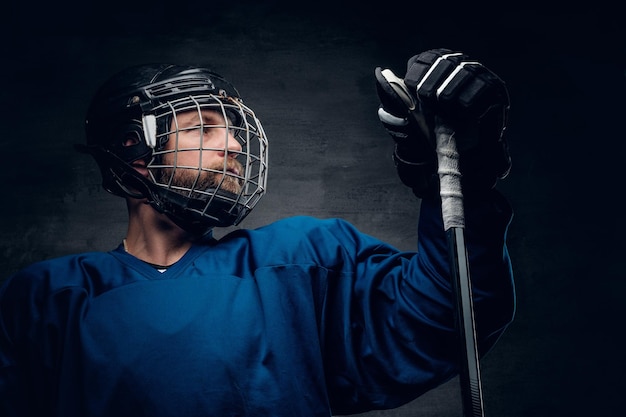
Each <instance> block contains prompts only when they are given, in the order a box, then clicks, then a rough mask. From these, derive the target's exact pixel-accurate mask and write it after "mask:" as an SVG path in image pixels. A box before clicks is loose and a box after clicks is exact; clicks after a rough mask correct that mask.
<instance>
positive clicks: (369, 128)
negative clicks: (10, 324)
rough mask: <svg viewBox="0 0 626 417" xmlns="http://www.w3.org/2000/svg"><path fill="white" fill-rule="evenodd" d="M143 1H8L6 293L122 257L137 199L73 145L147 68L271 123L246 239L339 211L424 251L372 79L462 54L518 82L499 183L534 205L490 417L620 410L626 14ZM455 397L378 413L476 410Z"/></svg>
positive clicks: (521, 244)
mask: <svg viewBox="0 0 626 417" xmlns="http://www.w3.org/2000/svg"><path fill="white" fill-rule="evenodd" d="M125 3H126V4H125ZM125 3H122V2H119V4H118V2H108V3H107V4H106V5H98V4H96V3H91V4H83V5H75V6H72V7H64V6H62V5H60V4H59V3H56V2H55V3H54V5H51V4H46V5H33V4H32V3H28V4H26V3H25V4H24V5H21V6H19V5H14V4H13V5H9V6H6V7H7V10H5V12H7V11H8V13H5V14H4V16H3V17H4V22H3V26H2V32H3V49H4V52H3V54H2V57H3V58H2V60H3V64H2V78H1V80H2V87H1V91H2V100H1V106H2V115H3V118H2V126H3V129H2V130H3V134H2V136H1V137H0V141H1V142H0V143H1V146H2V150H3V154H2V164H1V166H0V175H1V178H2V184H3V197H2V201H3V204H2V206H1V207H2V216H1V220H0V222H1V223H0V224H1V225H0V265H1V266H2V271H1V272H0V280H3V279H5V278H6V277H8V276H9V275H10V274H11V273H13V272H15V271H17V270H18V269H20V268H22V267H23V266H25V265H27V264H29V263H31V262H34V261H37V260H40V259H45V258H50V257H55V256H60V255H64V254H68V253H75V252H82V251H90V250H108V249H110V248H112V247H114V246H116V245H117V244H118V243H119V242H120V240H121V239H122V238H123V237H124V234H125V222H126V212H125V207H124V204H123V201H122V200H121V199H118V198H115V197H113V196H109V195H108V194H106V193H104V192H103V191H102V190H101V189H100V186H99V181H100V177H99V173H98V171H97V168H96V166H95V164H94V163H93V162H92V161H91V160H90V159H89V157H87V156H84V155H81V154H78V153H75V152H74V151H73V149H72V145H73V144H74V143H77V142H81V141H82V140H83V130H82V128H83V115H84V112H85V108H86V105H87V103H88V101H89V98H90V96H91V94H92V93H93V91H94V89H95V88H96V87H97V86H98V85H99V84H100V83H101V82H102V81H103V80H104V79H105V78H106V77H108V76H109V75H110V74H111V73H112V72H114V71H117V70H119V69H121V68H123V67H126V66H128V65H132V64H137V63H143V62H149V61H173V62H178V63H205V64H208V65H210V66H212V67H214V69H216V70H217V71H218V72H220V73H222V74H223V75H225V76H226V77H227V78H229V79H230V80H231V81H232V82H233V83H234V84H235V85H236V86H237V87H238V89H239V91H240V92H241V93H242V95H243V96H244V97H245V99H246V102H247V104H248V105H249V106H251V107H252V108H253V109H255V111H256V112H257V114H258V116H259V117H260V118H261V119H262V121H263V123H264V126H265V130H266V132H267V134H268V136H269V139H270V143H271V146H270V179H269V184H268V189H269V191H268V194H267V196H266V197H264V199H263V200H262V201H261V203H260V205H259V206H258V207H257V209H255V211H254V212H253V213H252V214H251V215H250V216H249V217H248V219H246V220H245V221H244V223H243V224H242V225H241V226H242V227H250V228H251V227H256V226H259V225H262V224H265V223H267V222H270V221H272V220H275V219H278V218H281V217H284V216H288V215H292V214H310V215H314V216H319V217H330V216H341V217H344V218H346V219H348V220H350V221H352V222H353V223H354V224H356V225H357V226H358V227H359V228H360V229H362V230H363V231H365V232H367V233H370V234H373V235H375V236H377V237H380V238H382V239H385V240H387V241H389V242H391V243H393V244H395V245H396V246H398V247H400V248H403V249H411V248H413V247H414V244H415V239H416V235H415V223H416V219H417V215H418V211H419V203H418V201H417V200H416V199H414V198H413V196H412V194H411V193H410V191H409V190H407V189H406V188H404V187H403V186H402V185H401V184H400V182H399V180H398V179H397V178H396V176H395V171H394V169H393V166H392V163H391V159H390V156H389V155H390V151H391V142H390V139H389V138H388V137H387V136H386V134H385V132H384V131H383V130H382V127H381V126H380V125H379V122H378V119H377V117H376V110H377V106H378V102H377V98H376V95H375V89H374V82H373V71H374V68H375V67H376V66H383V67H391V68H393V69H394V70H395V71H396V72H397V73H399V74H403V71H404V67H405V62H406V60H407V59H408V58H409V57H410V56H411V55H413V54H416V53H419V52H422V51H424V50H426V49H430V48H435V47H447V48H452V49H460V50H463V51H464V52H466V53H468V54H469V55H470V56H472V57H474V58H477V59H479V60H480V61H482V62H483V63H484V64H486V65H487V66H488V67H489V68H491V69H492V70H494V71H495V72H496V73H498V74H499V75H501V76H502V78H504V79H505V80H506V81H507V84H508V85H509V89H510V94H511V97H512V113H511V119H510V126H509V135H508V137H509V140H510V144H511V151H512V155H513V158H514V169H513V171H512V174H511V176H510V177H509V178H508V179H507V180H506V181H505V182H502V183H501V184H500V185H499V188H500V190H501V191H502V192H503V193H504V194H505V195H506V196H507V197H508V199H509V200H510V201H511V202H512V204H513V206H514V208H515V212H516V216H515V219H514V222H513V224H512V227H511V229H510V234H509V239H508V240H509V245H510V251H511V255H512V258H513V262H514V272H515V275H516V281H517V291H518V307H517V316H516V320H515V322H514V323H513V324H512V326H511V327H510V330H509V331H508V332H507V333H506V334H505V335H504V336H503V338H502V339H501V341H500V342H499V344H498V345H497V346H496V348H495V349H494V350H493V351H492V352H491V354H490V355H488V356H487V357H486V358H485V359H484V360H483V362H482V366H483V383H484V395H485V409H486V413H487V416H488V417H495V416H507V417H521V416H533V417H534V416H551V417H557V416H583V415H585V416H586V415H594V416H612V415H615V414H616V413H618V414H619V413H620V412H621V411H622V405H623V401H622V397H623V395H624V394H623V391H624V388H626V384H625V383H624V381H623V379H624V376H623V375H624V372H625V371H626V366H625V360H624V353H625V352H624V348H625V345H624V343H623V341H622V333H623V331H624V326H623V321H624V318H625V313H626V308H625V305H626V297H625V296H624V291H625V290H626V284H625V278H626V273H625V272H624V261H623V259H624V252H625V251H624V249H625V244H624V243H623V242H624V241H623V236H624V232H625V230H624V229H625V227H624V221H623V208H622V206H621V205H620V204H618V203H619V202H621V201H622V200H623V198H622V196H621V194H620V193H621V192H622V191H623V189H624V187H623V172H622V167H623V165H624V151H625V150H626V149H625V146H624V142H625V141H624V139H625V138H624V133H623V129H622V126H623V120H624V119H623V118H624V116H625V115H626V113H625V112H624V105H623V99H624V92H625V91H624V90H625V89H624V52H625V51H624V43H623V41H624V33H623V31H622V27H621V25H622V22H621V19H620V16H621V14H620V13H618V12H617V10H612V9H610V8H609V9H607V8H602V7H599V6H598V7H597V8H596V9H590V8H589V5H585V6H584V7H583V6H582V5H581V6H580V8H578V9H577V8H573V6H568V7H567V8H562V9H560V8H558V7H548V6H547V5H546V4H533V3H528V2H527V3H526V4H525V5H524V6H516V5H514V4H511V3H510V2H506V3H502V4H497V3H495V2H494V3H493V4H488V3H480V6H475V5H473V4H472V3H470V2H468V3H465V4H464V5H463V6H460V7H459V6H458V5H455V4H450V3H447V4H445V5H444V4H442V5H439V6H438V5H433V4H431V5H419V4H413V5H412V6H410V7H409V6H406V5H403V4H402V3H401V2H400V3H393V4H392V3H390V2H381V4H369V5H366V4H359V3H356V2H355V3H352V4H348V3H341V2H330V1H325V0H324V1H317V2H312V3H310V4H308V3H307V4H296V3H294V4H290V3H288V2H283V1H266V2H263V3H262V4H255V3H254V2H235V1H233V2H228V3H227V4H224V3H212V2H200V1H187V2H175V3H171V2H165V1H161V0H158V1H155V2H151V3H148V2H145V4H142V3H138V2H125ZM415 3H417V2H415ZM544 3H545V2H544ZM475 7H480V10H478V9H476V8H475ZM487 11H488V12H489V14H488V15H487V14H486V13H487ZM457 385H458V382H457V380H456V379H455V380H453V381H451V382H450V383H448V384H445V385H444V386H442V387H440V388H438V389H436V390H434V391H432V392H431V393H428V394H427V395H425V396H424V397H422V398H420V399H418V400H416V401H415V402H413V403H411V404H408V405H406V406H405V407H402V408H401V409H398V410H394V411H388V412H372V413H371V414H370V415H371V416H430V417H452V416H461V408H460V402H459V398H458V386H457Z"/></svg>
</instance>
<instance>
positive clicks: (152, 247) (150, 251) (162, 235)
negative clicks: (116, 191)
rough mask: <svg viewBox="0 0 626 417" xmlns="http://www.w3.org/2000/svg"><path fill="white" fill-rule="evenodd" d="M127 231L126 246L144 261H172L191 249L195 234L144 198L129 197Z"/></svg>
mask: <svg viewBox="0 0 626 417" xmlns="http://www.w3.org/2000/svg"><path fill="white" fill-rule="evenodd" d="M127 201H128V213H129V221H128V231H127V234H126V239H125V241H124V247H125V249H126V251H127V252H128V253H130V254H131V255H133V256H135V257H136V258H139V259H141V260H142V261H145V262H148V263H151V264H156V265H171V264H173V263H175V262H176V261H178V260H179V259H180V258H182V257H183V255H184V254H185V253H186V252H187V250H189V248H190V247H191V245H192V243H193V236H192V235H190V234H189V233H187V232H185V231H184V230H183V229H181V228H180V227H179V226H177V225H176V224H174V222H172V221H171V220H170V219H169V218H168V217H167V216H166V215H164V214H161V213H159V212H157V211H156V210H155V209H154V208H153V207H152V206H150V205H149V204H147V203H146V202H145V201H142V200H135V199H130V198H129V199H128V200H127Z"/></svg>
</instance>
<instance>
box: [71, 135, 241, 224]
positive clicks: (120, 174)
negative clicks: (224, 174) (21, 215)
mask: <svg viewBox="0 0 626 417" xmlns="http://www.w3.org/2000/svg"><path fill="white" fill-rule="evenodd" d="M80 150H81V151H82V152H87V153H90V154H91V155H93V156H94V158H96V159H97V160H100V161H102V162H104V164H102V165H103V166H107V167H108V169H109V174H110V175H106V176H103V177H104V178H111V179H112V180H110V181H108V182H107V183H106V184H104V188H105V189H106V190H107V191H109V192H110V193H112V194H115V195H118V196H121V197H130V198H136V199H142V198H146V199H148V203H149V204H150V205H151V206H152V207H153V208H154V209H155V210H157V211H158V212H159V213H163V214H165V215H166V216H168V217H169V218H170V219H171V220H172V221H173V222H174V223H175V224H176V225H177V226H179V227H180V228H182V229H183V230H185V231H187V232H189V233H192V234H193V235H196V236H204V235H206V234H207V233H208V232H210V231H211V230H212V229H213V228H214V227H228V226H232V225H234V224H235V223H236V222H237V221H238V219H239V218H240V214H241V212H242V210H243V209H244V205H242V204H241V203H238V202H237V199H238V195H237V194H234V193H230V192H228V191H224V190H219V189H209V190H206V191H209V192H210V193H211V196H210V197H207V198H210V199H212V200H211V202H210V206H209V208H210V211H209V212H207V210H206V209H207V200H203V199H198V198H189V197H187V196H184V195H181V194H179V193H177V192H175V191H172V190H167V189H165V188H162V187H159V186H158V185H156V184H154V183H152V182H151V181H150V180H148V179H147V178H145V177H144V176H143V175H141V174H140V173H139V172H137V171H136V170H135V169H134V168H133V167H131V166H130V165H128V164H127V163H126V162H124V161H123V160H122V159H121V158H120V157H119V156H117V155H116V154H114V153H113V152H111V151H109V150H106V149H103V148H102V147H99V146H84V145H81V146H80Z"/></svg>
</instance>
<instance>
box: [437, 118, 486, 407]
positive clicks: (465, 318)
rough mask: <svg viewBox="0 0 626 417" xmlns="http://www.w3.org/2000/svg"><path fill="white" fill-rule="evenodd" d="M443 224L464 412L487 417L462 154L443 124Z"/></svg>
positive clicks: (440, 138)
mask: <svg viewBox="0 0 626 417" xmlns="http://www.w3.org/2000/svg"><path fill="white" fill-rule="evenodd" d="M435 133H436V140H437V162H438V174H439V183H440V195H441V209H442V215H443V225H444V230H445V231H446V235H447V240H448V247H449V260H450V273H451V279H452V287H453V290H454V295H455V316H456V317H455V318H456V324H457V330H458V333H459V341H460V358H459V359H460V361H459V378H460V385H461V397H462V402H463V413H464V416H466V417H483V416H484V410H483V395H482V383H481V377H480V362H479V358H478V347H477V343H476V326H475V321H474V306H473V301H472V287H471V280H470V271H469V261H468V257H467V248H466V245H465V211H464V206H463V193H462V189H461V172H460V169H459V153H458V151H457V148H456V142H455V138H454V130H452V129H451V128H449V127H448V126H446V125H445V124H439V125H438V126H437V128H436V130H435Z"/></svg>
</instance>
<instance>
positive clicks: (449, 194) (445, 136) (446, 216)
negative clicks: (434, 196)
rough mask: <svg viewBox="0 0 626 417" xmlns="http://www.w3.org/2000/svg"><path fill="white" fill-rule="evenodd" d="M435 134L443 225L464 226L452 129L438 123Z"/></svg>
mask: <svg viewBox="0 0 626 417" xmlns="http://www.w3.org/2000/svg"><path fill="white" fill-rule="evenodd" d="M435 134H436V137H437V138H436V139H437V163H438V170H437V173H438V174H439V193H440V195H441V211H442V213H443V227H444V229H445V230H448V229H450V228H452V227H460V228H465V213H464V211H463V193H462V190H461V170H460V169H459V152H458V151H457V148H456V141H455V139H454V130H452V129H450V128H449V127H447V126H446V125H443V124H439V125H438V126H437V127H436V128H435Z"/></svg>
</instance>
